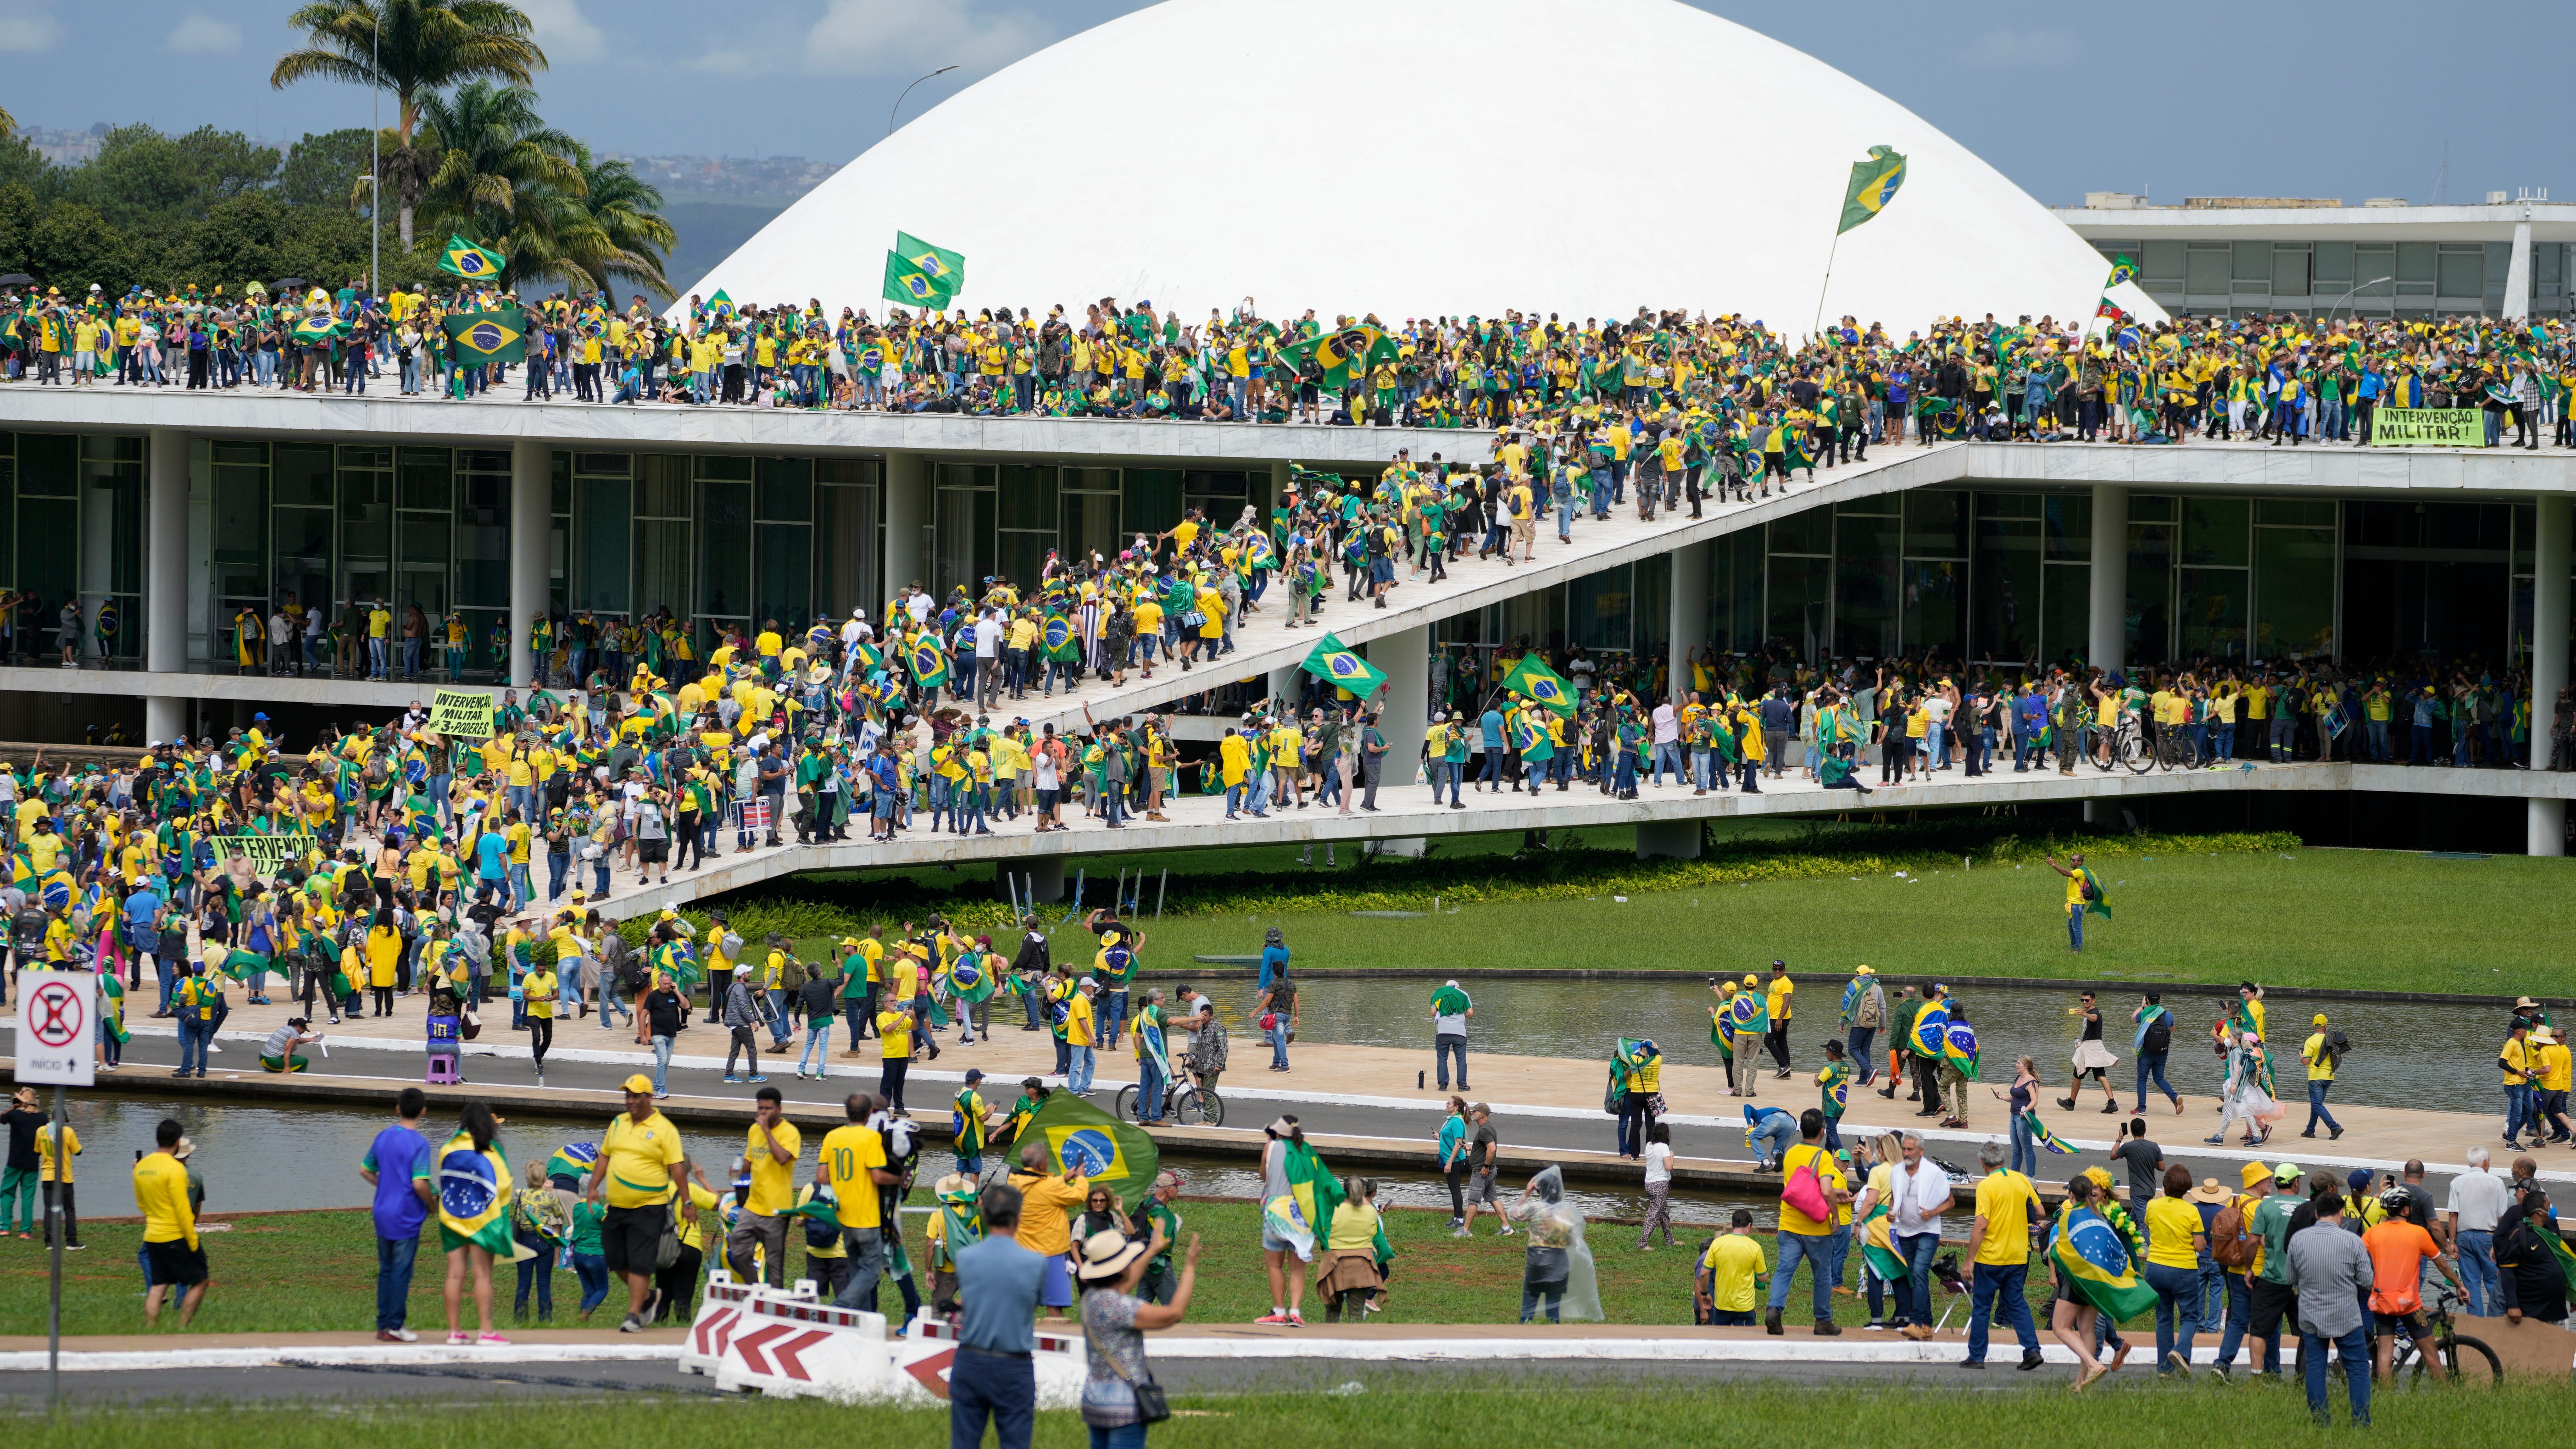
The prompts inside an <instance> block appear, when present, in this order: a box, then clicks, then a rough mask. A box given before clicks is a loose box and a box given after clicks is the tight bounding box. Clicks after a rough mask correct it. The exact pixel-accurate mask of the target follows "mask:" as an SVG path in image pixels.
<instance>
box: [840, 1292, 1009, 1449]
mask: <svg viewBox="0 0 2576 1449" xmlns="http://www.w3.org/2000/svg"><path fill="white" fill-rule="evenodd" d="M852 1281H854V1282H855V1281H856V1280H855V1278H854V1279H853V1280H852ZM869 1292H870V1294H871V1295H873V1294H874V1292H875V1285H874V1284H873V1283H871V1284H870V1285H869ZM1037 1412H1038V1370H1037V1363H1036V1361H1035V1360H1033V1359H1029V1358H1025V1357H1022V1358H1006V1357H1004V1356H1002V1355H1000V1354H993V1353H985V1352H982V1351H980V1350H978V1349H975V1348H972V1347H966V1346H960V1347H959V1348H958V1350H957V1358H956V1362H955V1364H954V1366H953V1367H951V1368H950V1369H949V1371H948V1449H983V1445H984V1425H985V1423H986V1421H988V1420H989V1421H991V1423H992V1426H993V1434H994V1437H995V1438H996V1439H997V1440H998V1441H999V1442H1000V1444H1001V1446H1002V1449H1027V1445H1028V1442H1029V1432H1030V1430H1031V1429H1032V1428H1033V1427H1034V1426H1035V1425H1036V1423H1037Z"/></svg>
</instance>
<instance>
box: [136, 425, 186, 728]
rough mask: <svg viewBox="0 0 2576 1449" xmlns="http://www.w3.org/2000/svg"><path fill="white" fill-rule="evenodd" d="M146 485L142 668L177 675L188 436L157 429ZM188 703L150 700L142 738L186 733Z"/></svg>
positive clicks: (181, 653)
mask: <svg viewBox="0 0 2576 1449" xmlns="http://www.w3.org/2000/svg"><path fill="white" fill-rule="evenodd" d="M146 446H147V448H148V450H149V451H148V452H146V454H145V456H144V468H145V470H146V471H145V475H144V480H143V487H144V503H143V565H144V566H143V667H144V668H145V669H147V670H149V671H151V672H153V673H156V674H178V673H181V672H183V671H184V670H186V669H187V667H188V575H189V572H190V570H189V567H188V435H187V434H185V433H183V432H180V431H179V430H178V429H177V428H154V429H152V430H151V432H150V433H149V435H148V442H147V444H146ZM187 719H188V702H187V701H186V700H184V699H180V698H177V697H175V696H171V695H159V694H154V695H146V696H145V697H144V700H143V737H144V738H145V739H147V740H166V739H172V738H175V737H176V736H177V735H179V734H180V732H182V731H183V730H185V729H186V728H187Z"/></svg>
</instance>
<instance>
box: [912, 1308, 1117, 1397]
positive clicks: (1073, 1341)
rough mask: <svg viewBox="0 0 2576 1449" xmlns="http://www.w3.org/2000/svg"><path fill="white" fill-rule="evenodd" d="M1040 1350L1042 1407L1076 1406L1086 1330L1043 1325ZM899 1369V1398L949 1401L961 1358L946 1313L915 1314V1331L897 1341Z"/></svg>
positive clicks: (1034, 1356)
mask: <svg viewBox="0 0 2576 1449" xmlns="http://www.w3.org/2000/svg"><path fill="white" fill-rule="evenodd" d="M1036 1348H1037V1351H1036V1352H1035V1353H1034V1354H1032V1355H1030V1358H1031V1360H1032V1366H1033V1368H1034V1369H1035V1371H1036V1374H1037V1383H1038V1407H1039V1408H1041V1409H1072V1408H1079V1407H1080V1406H1081V1404H1082V1380H1083V1374H1084V1368H1083V1360H1082V1334H1081V1332H1080V1331H1079V1330H1075V1331H1073V1332H1070V1333H1055V1332H1049V1331H1048V1330H1047V1329H1045V1328H1040V1329H1038V1330H1037V1343H1036ZM893 1350H894V1353H893V1360H894V1362H893V1369H894V1371H893V1373H892V1374H891V1375H890V1376H889V1379H888V1385H887V1388H888V1397H890V1398H892V1399H894V1400H895V1401H896V1402H898V1403H908V1404H915V1405H920V1406H925V1407H927V1406H929V1405H934V1404H936V1405H943V1406H944V1405H946V1404H947V1402H948V1372H949V1370H950V1368H951V1367H953V1366H954V1365H955V1363H956V1361H957V1330H956V1328H955V1327H954V1326H953V1325H951V1324H950V1323H949V1322H948V1321H947V1320H946V1319H944V1318H938V1317H934V1316H932V1315H931V1314H930V1313H929V1312H927V1311H924V1312H922V1313H921V1314H919V1315H917V1316H916V1317H915V1318H914V1319H913V1320H912V1331H911V1332H910V1333H909V1334H907V1335H906V1336H904V1337H902V1338H899V1339H896V1340H895V1341H894V1344H893Z"/></svg>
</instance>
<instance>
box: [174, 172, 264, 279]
mask: <svg viewBox="0 0 2576 1449" xmlns="http://www.w3.org/2000/svg"><path fill="white" fill-rule="evenodd" d="M285 220H286V209H285V208H284V207H282V206H280V205H278V203H277V199H276V198H275V197H273V196H270V195H267V194H261V195H256V196H236V197H233V198H232V199H230V200H228V201H224V202H220V203H218V204H217V205H216V206H215V209H214V210H213V211H211V212H209V213H207V216H206V219H205V221H204V222H203V223H202V224H200V225H198V226H197V227H196V228H195V229H194V230H193V231H192V232H191V233H190V235H189V247H188V253H187V255H188V279H190V280H194V281H196V282H198V283H199V284H200V285H202V286H206V287H216V286H221V287H223V288H224V289H225V290H226V291H227V293H238V292H239V291H240V290H241V286H242V284H243V283H244V282H250V281H259V282H270V281H275V280H276V279H277V278H278V277H279V276H280V275H282V274H283V271H284V269H283V268H281V267H280V266H279V265H278V259H277V237H278V232H279V230H280V229H281V228H282V227H283V226H284V224H285Z"/></svg>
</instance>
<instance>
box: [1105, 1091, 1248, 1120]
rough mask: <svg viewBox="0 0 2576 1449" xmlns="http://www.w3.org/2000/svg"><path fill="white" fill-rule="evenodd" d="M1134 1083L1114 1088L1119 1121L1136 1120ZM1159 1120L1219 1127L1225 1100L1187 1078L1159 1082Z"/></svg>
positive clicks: (1223, 1117) (1223, 1113) (1223, 1114)
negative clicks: (1161, 1084) (1161, 1117)
mask: <svg viewBox="0 0 2576 1449" xmlns="http://www.w3.org/2000/svg"><path fill="white" fill-rule="evenodd" d="M1137 1097H1138V1093H1137V1091H1136V1084H1135V1083H1133V1082H1130V1083H1128V1084H1127V1085H1126V1086H1123V1087H1121V1088H1119V1089H1118V1100H1117V1102H1116V1104H1115V1105H1114V1106H1113V1108H1112V1110H1113V1111H1115V1112H1116V1114H1117V1116H1118V1120H1119V1121H1121V1122H1133V1121H1135V1120H1136V1101H1137ZM1163 1120H1164V1121H1166V1122H1169V1123H1172V1124H1173V1125H1175V1126H1179V1127H1222V1126H1224V1125H1225V1100H1224V1099H1223V1098H1221V1097H1219V1096H1218V1095H1217V1094H1216V1092H1215V1091H1214V1090H1213V1089H1212V1088H1208V1087H1202V1086H1200V1085H1199V1084H1198V1083H1196V1082H1190V1081H1177V1080H1176V1081H1166V1082H1165V1083H1163Z"/></svg>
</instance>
